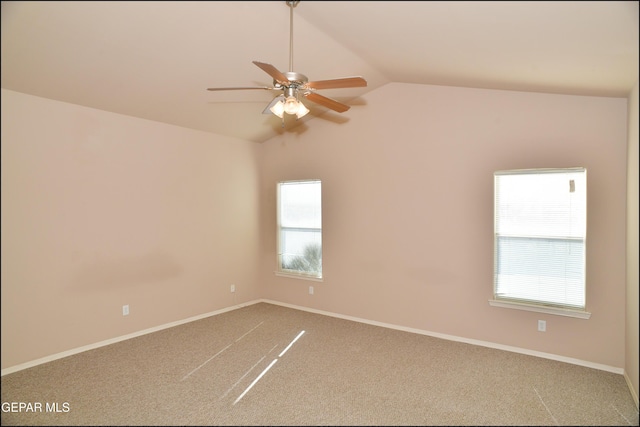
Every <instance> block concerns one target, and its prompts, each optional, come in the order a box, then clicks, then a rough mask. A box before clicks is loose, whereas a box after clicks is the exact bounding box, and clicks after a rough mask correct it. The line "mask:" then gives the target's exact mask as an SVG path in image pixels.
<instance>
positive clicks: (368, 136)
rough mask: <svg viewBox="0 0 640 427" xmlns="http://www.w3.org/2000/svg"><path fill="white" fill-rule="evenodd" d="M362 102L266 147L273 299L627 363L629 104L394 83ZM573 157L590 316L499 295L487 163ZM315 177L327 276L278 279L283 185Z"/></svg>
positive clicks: (562, 162)
mask: <svg viewBox="0 0 640 427" xmlns="http://www.w3.org/2000/svg"><path fill="white" fill-rule="evenodd" d="M328 96H331V95H329V94H328ZM363 102H364V103H365V104H366V106H360V105H356V106H355V107H353V108H352V109H351V110H349V112H348V114H345V115H344V117H345V118H344V119H343V120H344V123H338V122H333V121H331V120H327V119H322V118H319V119H316V120H314V121H313V122H311V123H310V124H309V126H308V127H307V128H306V130H304V131H302V132H298V133H287V134H285V135H284V136H283V137H281V138H276V139H273V140H271V141H268V142H267V143H266V144H265V152H264V163H263V178H262V189H263V191H262V193H263V198H264V199H263V201H264V206H265V208H266V209H265V210H264V216H263V219H264V220H263V223H262V224H263V233H264V234H263V239H264V241H265V244H266V246H265V247H264V250H265V252H264V255H265V256H264V257H263V266H262V272H261V277H262V278H263V285H264V286H263V295H264V297H265V298H267V299H272V300H275V301H280V302H284V303H288V304H293V305H299V306H304V307H308V308H310V309H316V310H322V311H327V312H332V313H336V314H339V315H344V316H353V317H356V318H360V319H366V320H371V321H377V322H383V323H387V324H391V325H397V326H402V327H406V328H416V329H419V330H423V331H428V332H432V333H436V334H445V335H449V336H454V337H460V338H464V339H470V340H479V341H484V342H490V343H495V344H498V345H503V346H512V347H517V348H522V349H527V350H531V351H534V352H543V353H550V354H554V355H558V356H562V357H566V358H574V359H579V360H582V361H586V362H590V363H593V364H602V365H606V366H610V367H616V368H619V369H620V370H621V369H622V368H623V367H624V366H625V313H624V307H625V274H626V272H625V265H626V263H625V257H626V255H625V253H626V252H625V251H626V249H625V230H626V221H625V218H626V216H625V215H626V197H627V191H626V168H627V160H626V159H627V157H626V156H627V99H622V98H598V97H580V96H563V95H549V94H536V93H520V92H508V91H495V90H483V89H467V88H454V87H439V86H424V85H413V84H398V83H393V84H388V85H386V86H384V87H382V88H380V89H377V90H374V91H372V92H370V93H368V94H367V95H366V96H365V97H364V99H363ZM570 166H585V167H586V168H587V170H588V172H587V173H588V175H587V176H588V209H589V214H588V232H587V233H588V234H587V239H588V243H587V287H588V289H587V308H588V310H589V311H591V312H592V316H591V318H590V319H589V320H584V319H576V318H570V317H562V316H553V315H547V314H540V313H533V312H528V311H520V310H512V309H505V308H498V307H491V306H489V303H488V300H489V299H490V298H491V297H492V274H493V271H492V269H493V172H494V171H496V170H500V169H516V168H539V167H570ZM305 178H319V179H321V180H322V183H323V273H324V276H325V278H324V282H322V283H316V282H310V281H304V280H299V279H291V278H286V277H280V276H275V275H274V274H273V270H274V268H275V259H276V255H275V247H276V242H275V227H276V218H275V212H276V210H275V197H276V193H275V191H276V183H277V182H278V181H279V180H287V179H305ZM309 285H313V286H314V288H315V292H314V295H309V292H308V286H309ZM538 319H543V320H546V321H547V332H544V333H542V332H538V331H537V320H538Z"/></svg>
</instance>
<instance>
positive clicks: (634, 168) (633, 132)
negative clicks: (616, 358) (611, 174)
mask: <svg viewBox="0 0 640 427" xmlns="http://www.w3.org/2000/svg"><path fill="white" fill-rule="evenodd" d="M628 138H629V145H628V161H627V174H628V176H627V306H626V315H627V331H626V347H625V348H626V358H625V372H626V377H627V381H628V382H629V383H630V387H631V389H632V392H633V393H634V399H635V401H636V406H637V405H638V392H639V390H638V387H639V386H638V376H639V374H638V364H639V360H640V359H639V357H638V334H639V333H638V300H639V298H638V257H639V255H638V83H636V86H635V87H634V88H633V91H632V92H631V94H630V95H629V135H628Z"/></svg>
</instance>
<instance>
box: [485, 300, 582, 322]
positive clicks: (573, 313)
mask: <svg viewBox="0 0 640 427" xmlns="http://www.w3.org/2000/svg"><path fill="white" fill-rule="evenodd" d="M489 305H490V306H492V307H502V308H512V309H515V310H526V311H535V312H537V313H547V314H554V315H556V316H567V317H576V318H578V319H589V318H590V317H591V313H590V312H588V311H582V310H571V309H568V308H557V307H545V306H542V305H533V304H524V303H519V302H511V301H498V300H495V299H490V300H489Z"/></svg>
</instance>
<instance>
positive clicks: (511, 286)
mask: <svg viewBox="0 0 640 427" xmlns="http://www.w3.org/2000/svg"><path fill="white" fill-rule="evenodd" d="M586 230H587V171H586V169H584V168H569V169H526V170H511V171H498V172H495V173H494V300H493V301H492V302H494V303H495V302H506V303H514V304H521V305H522V306H521V307H519V308H525V309H527V308H526V307H527V306H529V308H531V307H533V308H534V310H533V311H544V312H548V313H554V314H562V315H571V314H567V313H568V312H569V311H571V310H575V311H580V312H582V313H586V312H584V310H585V239H586ZM492 305H499V306H504V305H500V304H492ZM536 307H537V308H538V309H535V308H536ZM541 307H549V308H551V310H548V311H547V310H540V308H541ZM510 308H515V307H510ZM554 309H555V311H554ZM586 314H588V313H586ZM576 317H585V318H586V317H588V316H581V315H576Z"/></svg>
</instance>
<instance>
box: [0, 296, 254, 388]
mask: <svg viewBox="0 0 640 427" xmlns="http://www.w3.org/2000/svg"><path fill="white" fill-rule="evenodd" d="M259 302H262V301H261V300H255V301H251V302H246V303H242V304H238V305H233V306H231V307H227V308H223V309H220V310H216V311H212V312H209V313H204V314H200V315H198V316H193V317H189V318H187V319H183V320H178V321H175V322H170V323H166V324H164V325H160V326H155V327H153V328H149V329H144V330H142V331H138V332H134V333H131V334H127V335H122V336H120V337H116V338H111V339H108V340H104V341H100V342H97V343H94V344H89V345H85V346H82V347H77V348H74V349H71V350H67V351H63V352H61V353H56V354H52V355H51V356H46V357H42V358H40V359H36V360H32V361H30V362H26V363H21V364H19V365H15V366H11V367H9V368H5V369H3V370H2V371H1V372H0V376H5V375H7V374H12V373H14V372H18V371H22V370H23V369H27V368H31V367H34V366H37V365H41V364H43V363H47V362H52V361H54V360H58V359H62V358H63V357H67V356H73V355H74V354H78V353H82V352H85V351H88V350H93V349H96V348H99V347H104V346H105V345H109V344H115V343H117V342H120V341H125V340H128V339H131V338H135V337H139V336H141V335H146V334H150V333H152V332H157V331H161V330H163V329H167V328H172V327H174V326H178V325H182V324H184V323H189V322H194V321H196V320H200V319H204V318H207V317H211V316H215V315H217V314H222V313H226V312H227V311H232V310H236V309H238V308H242V307H246V306H249V305H253V304H256V303H259Z"/></svg>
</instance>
